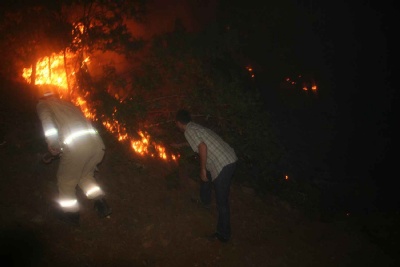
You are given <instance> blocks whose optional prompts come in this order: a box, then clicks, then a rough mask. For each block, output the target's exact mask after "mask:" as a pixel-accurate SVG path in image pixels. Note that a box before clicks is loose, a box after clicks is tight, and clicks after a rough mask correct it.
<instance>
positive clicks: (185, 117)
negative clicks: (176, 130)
mask: <svg viewBox="0 0 400 267" xmlns="http://www.w3.org/2000/svg"><path fill="white" fill-rule="evenodd" d="M175 119H176V121H179V122H180V123H182V124H188V123H189V122H190V121H191V120H192V117H191V116H190V113H189V111H187V110H185V109H180V110H178V112H177V113H176V116H175Z"/></svg>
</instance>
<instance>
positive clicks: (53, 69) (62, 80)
mask: <svg viewBox="0 0 400 267" xmlns="http://www.w3.org/2000/svg"><path fill="white" fill-rule="evenodd" d="M68 57H69V58H72V57H74V55H73V54H72V53H67V58H68ZM85 61H86V63H88V61H89V59H85ZM64 66H65V64H64V53H62V52H61V53H59V54H53V55H52V56H50V57H44V58H42V59H40V60H39V61H38V62H37V65H36V76H35V85H38V86H43V85H52V86H55V87H56V88H57V89H58V93H59V95H60V97H62V98H65V97H68V98H69V99H71V101H72V102H73V103H74V104H75V105H77V106H79V107H80V109H81V110H82V112H83V113H84V114H85V116H86V117H87V118H89V119H90V120H92V121H99V120H100V122H101V123H102V125H103V126H104V128H105V129H107V131H109V132H110V133H112V134H113V135H114V136H115V137H116V138H117V139H118V141H120V142H128V144H129V145H130V147H131V148H132V150H133V151H134V152H135V153H137V154H139V155H142V156H151V157H158V158H160V159H163V160H165V161H171V160H172V161H176V160H177V158H178V157H179V155H174V154H171V153H167V152H166V148H165V147H164V146H163V145H162V144H158V143H156V142H155V141H152V140H151V137H150V135H149V134H148V133H147V132H146V131H142V130H140V131H138V132H137V134H138V135H139V136H140V138H139V139H135V138H133V137H131V136H130V135H129V134H128V133H127V131H126V128H125V127H124V125H121V124H120V123H119V122H118V121H117V120H115V119H112V118H106V117H105V116H104V115H101V114H96V110H95V109H94V108H92V107H91V105H90V103H88V102H87V100H86V99H85V98H84V97H83V96H80V95H78V94H77V93H76V92H72V91H73V90H71V88H73V87H74V86H75V84H76V83H75V82H76V81H75V73H74V72H71V73H70V74H69V75H68V74H67V71H66V69H65V67H64ZM22 76H23V77H24V79H25V80H26V81H27V82H28V83H31V76H32V68H24V69H23V74H22ZM117 112H118V110H117V109H116V108H114V115H115V114H116V113H117Z"/></svg>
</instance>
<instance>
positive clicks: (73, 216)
mask: <svg viewBox="0 0 400 267" xmlns="http://www.w3.org/2000/svg"><path fill="white" fill-rule="evenodd" d="M54 213H55V216H56V218H57V219H58V220H60V221H62V222H64V223H66V224H69V225H72V226H79V218H80V214H79V212H63V211H62V210H59V209H56V210H55V212H54Z"/></svg>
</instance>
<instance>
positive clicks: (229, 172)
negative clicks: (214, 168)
mask: <svg viewBox="0 0 400 267" xmlns="http://www.w3.org/2000/svg"><path fill="white" fill-rule="evenodd" d="M235 169H236V162H235V163H231V164H228V165H226V166H225V167H224V168H223V169H222V170H221V172H220V173H219V175H218V176H217V178H215V180H214V181H213V183H214V190H215V200H216V203H217V211H218V223H217V233H218V234H219V235H220V236H222V237H223V238H225V239H226V240H229V239H230V238H231V214H230V206H229V192H230V186H231V179H232V176H233V173H234V172H235ZM207 178H208V180H209V181H208V182H201V185H200V199H201V202H202V203H203V204H204V205H210V203H211V189H212V182H211V175H210V172H208V171H207Z"/></svg>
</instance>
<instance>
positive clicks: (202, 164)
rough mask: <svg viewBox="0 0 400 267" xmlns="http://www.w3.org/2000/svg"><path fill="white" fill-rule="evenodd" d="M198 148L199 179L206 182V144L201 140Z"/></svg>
mask: <svg viewBox="0 0 400 267" xmlns="http://www.w3.org/2000/svg"><path fill="white" fill-rule="evenodd" d="M198 150H199V158H200V179H201V180H202V181H204V182H208V179H207V169H206V163H207V145H206V144H205V143H204V142H201V143H200V144H199V146H198Z"/></svg>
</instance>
